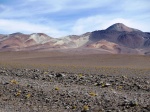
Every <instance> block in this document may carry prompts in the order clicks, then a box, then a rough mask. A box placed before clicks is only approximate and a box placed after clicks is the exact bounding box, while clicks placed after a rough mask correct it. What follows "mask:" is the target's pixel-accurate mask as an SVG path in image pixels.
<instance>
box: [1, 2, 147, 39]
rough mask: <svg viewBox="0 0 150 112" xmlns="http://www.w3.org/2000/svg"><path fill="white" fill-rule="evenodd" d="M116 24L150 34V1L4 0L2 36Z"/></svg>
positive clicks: (66, 31) (60, 33)
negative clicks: (122, 24)
mask: <svg viewBox="0 0 150 112" xmlns="http://www.w3.org/2000/svg"><path fill="white" fill-rule="evenodd" d="M114 23H124V24H125V25H127V26H130V27H133V28H137V29H140V30H142V31H145V32H150V0H0V34H10V33H14V32H22V33H29V34H30V33H38V32H43V33H46V34H48V35H50V36H52V37H63V36H66V35H71V34H83V33H85V32H90V31H94V30H101V29H105V28H107V27H108V26H110V25H112V24H114Z"/></svg>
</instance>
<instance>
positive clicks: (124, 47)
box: [0, 23, 150, 54]
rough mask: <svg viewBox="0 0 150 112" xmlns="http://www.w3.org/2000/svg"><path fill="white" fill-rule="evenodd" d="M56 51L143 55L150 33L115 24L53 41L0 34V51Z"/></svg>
mask: <svg viewBox="0 0 150 112" xmlns="http://www.w3.org/2000/svg"><path fill="white" fill-rule="evenodd" d="M111 45H112V46H111ZM55 49H57V50H63V49H70V50H71V49H77V50H78V49H92V50H98V51H107V52H111V53H114V54H118V53H119V54H128V53H129V54H130V53H131V54H132V53H133V54H134V53H137V52H138V53H139V54H146V53H148V52H150V33H149V32H142V31H140V30H138V29H134V28H130V27H128V26H126V25H124V24H122V23H116V24H113V25H111V26H110V27H108V28H107V29H105V30H97V31H93V32H87V33H84V34H82V35H68V36H65V37H63V38H53V37H50V36H48V35H46V34H44V33H32V34H23V33H20V32H16V33H13V34H9V35H3V34H0V51H24V50H26V51H50V50H55ZM138 53H137V54H138Z"/></svg>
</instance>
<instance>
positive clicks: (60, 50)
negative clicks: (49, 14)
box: [0, 23, 150, 112]
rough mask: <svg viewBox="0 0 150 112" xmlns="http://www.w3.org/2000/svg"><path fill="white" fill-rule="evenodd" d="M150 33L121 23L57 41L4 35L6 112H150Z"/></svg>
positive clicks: (1, 58)
mask: <svg viewBox="0 0 150 112" xmlns="http://www.w3.org/2000/svg"><path fill="white" fill-rule="evenodd" d="M149 54H150V33H148V32H142V31H140V30H137V29H133V28H129V27H127V26H125V25H123V24H122V23H116V24H114V25H112V26H110V27H108V28H107V29H106V30H98V31H93V32H88V33H85V34H83V35H70V36H66V37H63V38H52V37H49V36H48V35H46V34H43V33H34V34H22V33H14V34H9V35H3V34H2V35H0V112H150V56H149Z"/></svg>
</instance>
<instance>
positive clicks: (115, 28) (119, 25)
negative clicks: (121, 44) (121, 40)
mask: <svg viewBox="0 0 150 112" xmlns="http://www.w3.org/2000/svg"><path fill="white" fill-rule="evenodd" d="M106 30H107V31H126V32H133V31H140V30H137V29H134V28H130V27H128V26H126V25H124V24H123V23H116V24H113V25H112V26H110V27H108V28H107V29H106Z"/></svg>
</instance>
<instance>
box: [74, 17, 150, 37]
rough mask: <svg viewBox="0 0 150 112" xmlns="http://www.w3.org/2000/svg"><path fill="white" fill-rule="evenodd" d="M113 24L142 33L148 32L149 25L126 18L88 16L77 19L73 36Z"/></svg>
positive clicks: (149, 29)
mask: <svg viewBox="0 0 150 112" xmlns="http://www.w3.org/2000/svg"><path fill="white" fill-rule="evenodd" d="M115 23H123V24H125V25H126V26H128V27H132V28H137V29H139V30H142V31H147V32H148V31H150V28H149V27H148V26H150V23H147V22H145V21H140V20H138V19H137V20H136V19H135V18H134V19H127V18H115V17H113V16H111V15H110V16H101V15H97V16H90V17H87V18H80V19H78V20H77V21H76V22H75V24H74V26H73V27H72V33H73V34H83V33H85V32H89V31H90V32H91V31H95V30H102V29H106V28H108V27H109V26H111V25H112V24H115Z"/></svg>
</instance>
